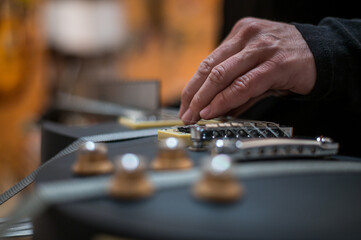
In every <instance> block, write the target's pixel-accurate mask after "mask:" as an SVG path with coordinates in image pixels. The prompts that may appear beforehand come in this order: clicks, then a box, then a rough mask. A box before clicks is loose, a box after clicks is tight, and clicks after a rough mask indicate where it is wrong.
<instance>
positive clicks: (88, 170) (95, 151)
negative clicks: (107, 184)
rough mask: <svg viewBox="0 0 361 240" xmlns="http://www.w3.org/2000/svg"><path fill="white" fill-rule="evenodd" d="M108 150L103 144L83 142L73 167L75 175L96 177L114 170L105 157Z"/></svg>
mask: <svg viewBox="0 0 361 240" xmlns="http://www.w3.org/2000/svg"><path fill="white" fill-rule="evenodd" d="M107 154H108V149H107V146H106V145H105V144H104V143H94V142H91V141H88V142H85V143H84V144H82V145H81V146H80V147H79V150H78V155H77V161H76V162H75V164H74V165H73V168H72V170H73V173H74V174H76V175H97V174H104V173H109V172H112V171H113V170H114V166H113V164H112V163H111V162H110V161H109V160H108V157H107Z"/></svg>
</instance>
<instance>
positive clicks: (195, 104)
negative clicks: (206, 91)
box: [189, 94, 203, 110]
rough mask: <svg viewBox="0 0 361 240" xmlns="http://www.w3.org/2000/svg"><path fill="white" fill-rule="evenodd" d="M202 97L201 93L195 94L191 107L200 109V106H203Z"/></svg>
mask: <svg viewBox="0 0 361 240" xmlns="http://www.w3.org/2000/svg"><path fill="white" fill-rule="evenodd" d="M202 103H203V102H202V98H201V96H199V94H196V95H194V97H193V99H192V102H191V104H190V106H189V107H190V108H191V109H194V110H196V109H198V108H199V107H201V106H202Z"/></svg>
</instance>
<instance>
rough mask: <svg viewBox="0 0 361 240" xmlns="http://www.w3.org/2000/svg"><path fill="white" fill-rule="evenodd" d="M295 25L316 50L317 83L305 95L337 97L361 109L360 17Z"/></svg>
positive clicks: (316, 97) (329, 19)
mask: <svg viewBox="0 0 361 240" xmlns="http://www.w3.org/2000/svg"><path fill="white" fill-rule="evenodd" d="M294 25H295V26H296V27H297V29H298V30H299V31H300V33H301V34H302V36H303V38H304V39H305V40H306V42H307V44H308V46H309V48H310V50H311V52H312V53H313V55H314V58H315V63H316V69H317V80H316V84H315V86H314V88H313V90H312V92H311V93H310V94H309V95H307V96H306V97H305V98H309V99H312V100H321V99H323V100H325V99H326V100H327V99H338V100H340V101H342V102H345V104H347V107H350V108H353V109H358V110H356V111H361V108H360V106H361V20H360V19H354V20H345V19H338V18H325V19H323V20H322V21H321V22H320V23H319V25H318V26H314V25H309V24H294ZM355 107H356V108H355Z"/></svg>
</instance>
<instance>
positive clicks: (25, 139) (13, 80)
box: [0, 0, 223, 215]
mask: <svg viewBox="0 0 361 240" xmlns="http://www.w3.org/2000/svg"><path fill="white" fill-rule="evenodd" d="M222 6H223V5H222V1H220V0H1V1H0V129H1V130H0V132H1V133H0V134H1V135H0V192H3V191H5V190H6V189H8V188H9V187H10V186H11V185H13V184H15V183H16V182H18V181H19V180H21V179H22V178H23V177H25V176H26V175H28V174H29V173H30V172H31V171H33V170H34V169H35V168H36V167H37V166H38V165H39V163H40V126H39V125H40V124H39V122H40V120H41V119H42V118H43V117H44V116H47V115H49V111H50V110H49V109H51V107H52V103H53V102H54V98H55V96H56V95H57V93H58V92H65V93H70V94H73V95H80V96H81V95H84V94H86V92H87V91H91V89H89V88H90V87H89V86H93V85H94V83H102V82H107V81H112V82H114V81H123V80H124V79H126V80H127V81H154V80H158V81H159V82H160V86H161V88H160V103H161V106H174V105H175V106H176V105H177V104H178V103H179V98H180V93H181V91H182V89H183V87H184V86H185V84H186V83H187V81H188V80H189V79H190V77H191V76H192V75H193V73H194V72H195V70H196V69H197V67H198V65H199V63H200V62H201V61H202V59H203V58H205V57H206V56H207V55H208V54H209V53H210V52H211V51H212V49H213V48H214V47H215V46H216V44H217V42H218V38H219V28H220V26H221V15H222ZM143 97H144V96H143ZM77 120H78V121H76V120H74V117H73V118H72V119H71V121H69V119H65V120H64V121H65V123H67V122H66V121H68V123H69V122H70V123H72V124H74V123H77V122H80V123H83V122H84V120H83V119H81V120H79V119H77ZM90 122H91V121H90ZM7 209H10V208H7V206H6V205H5V206H4V205H3V206H2V208H1V209H0V215H4V214H6V212H7Z"/></svg>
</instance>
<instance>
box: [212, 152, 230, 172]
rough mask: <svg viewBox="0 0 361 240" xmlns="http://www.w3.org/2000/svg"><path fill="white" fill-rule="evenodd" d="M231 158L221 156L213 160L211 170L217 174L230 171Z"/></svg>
mask: <svg viewBox="0 0 361 240" xmlns="http://www.w3.org/2000/svg"><path fill="white" fill-rule="evenodd" d="M230 167H231V158H230V157H229V156H227V155H225V154H220V155H217V156H215V157H213V158H212V160H211V169H212V171H214V172H216V173H222V172H225V171H227V170H228V169H230Z"/></svg>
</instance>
